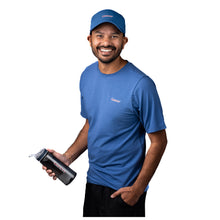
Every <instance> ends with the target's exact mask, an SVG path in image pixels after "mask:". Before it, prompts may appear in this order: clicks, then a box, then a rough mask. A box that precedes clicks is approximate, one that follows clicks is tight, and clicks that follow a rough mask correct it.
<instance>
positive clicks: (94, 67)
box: [80, 62, 98, 83]
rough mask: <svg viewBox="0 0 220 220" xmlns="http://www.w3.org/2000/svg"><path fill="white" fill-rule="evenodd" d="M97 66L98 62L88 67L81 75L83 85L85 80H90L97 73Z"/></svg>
mask: <svg viewBox="0 0 220 220" xmlns="http://www.w3.org/2000/svg"><path fill="white" fill-rule="evenodd" d="M97 66H98V62H95V63H92V64H91V65H89V66H87V67H86V68H85V70H84V71H83V72H82V74H81V77H80V82H81V83H82V82H83V81H84V79H85V78H88V77H89V76H91V75H92V73H94V72H96V70H97Z"/></svg>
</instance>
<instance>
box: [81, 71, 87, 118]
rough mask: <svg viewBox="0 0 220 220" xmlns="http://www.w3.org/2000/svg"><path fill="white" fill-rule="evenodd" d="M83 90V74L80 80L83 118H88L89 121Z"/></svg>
mask: <svg viewBox="0 0 220 220" xmlns="http://www.w3.org/2000/svg"><path fill="white" fill-rule="evenodd" d="M83 88H84V80H83V74H82V75H81V78H80V96H81V97H80V100H81V112H80V114H81V116H82V117H83V118H86V119H87V113H86V108H85V99H84V96H83Z"/></svg>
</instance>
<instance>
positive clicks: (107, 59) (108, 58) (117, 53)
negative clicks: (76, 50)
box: [91, 43, 123, 64]
mask: <svg viewBox="0 0 220 220" xmlns="http://www.w3.org/2000/svg"><path fill="white" fill-rule="evenodd" d="M91 47H92V52H93V54H94V56H95V57H97V59H98V60H99V61H100V62H102V63H105V64H109V63H111V62H113V61H114V60H116V59H117V58H118V57H119V56H120V54H121V51H122V49H123V45H121V47H120V48H119V49H118V50H117V48H116V47H114V46H111V45H109V46H107V47H104V46H98V47H94V46H93V44H92V43H91ZM101 48H103V49H111V50H112V51H114V54H113V55H112V56H108V55H106V56H105V55H103V57H105V58H102V56H100V55H99V51H100V49H101Z"/></svg>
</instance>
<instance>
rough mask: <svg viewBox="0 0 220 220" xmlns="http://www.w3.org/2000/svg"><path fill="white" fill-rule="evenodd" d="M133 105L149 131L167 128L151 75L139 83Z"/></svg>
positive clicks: (134, 94) (135, 90)
mask: <svg viewBox="0 0 220 220" xmlns="http://www.w3.org/2000/svg"><path fill="white" fill-rule="evenodd" d="M132 105H133V108H134V111H135V112H136V114H137V115H138V117H139V119H140V121H141V123H142V125H143V127H144V129H145V131H146V132H147V133H153V132H156V131H161V130H164V129H165V128H166V125H165V122H164V117H163V110H162V106H161V102H160V98H159V95H158V93H157V89H156V86H155V84H154V82H153V80H152V79H150V78H149V77H147V76H144V77H143V78H141V79H140V80H139V82H138V83H137V85H136V87H135V89H134V91H133V95H132Z"/></svg>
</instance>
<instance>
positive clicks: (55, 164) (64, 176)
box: [30, 149, 76, 185]
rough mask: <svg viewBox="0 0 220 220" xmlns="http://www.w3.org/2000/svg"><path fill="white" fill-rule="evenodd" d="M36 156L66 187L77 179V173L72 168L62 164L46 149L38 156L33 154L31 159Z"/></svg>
mask: <svg viewBox="0 0 220 220" xmlns="http://www.w3.org/2000/svg"><path fill="white" fill-rule="evenodd" d="M32 156H34V157H35V158H36V159H37V160H38V161H40V162H41V163H42V164H43V165H44V166H45V167H47V169H50V170H52V171H53V173H55V174H56V177H57V178H58V179H60V180H61V181H62V182H63V183H64V184H65V185H68V184H69V183H71V182H72V181H73V179H74V178H75V177H76V172H74V171H73V170H72V169H71V168H70V167H68V166H67V165H66V164H64V163H63V162H61V161H60V160H59V159H57V158H56V157H55V156H53V154H52V153H50V152H49V151H48V150H46V149H42V150H41V151H40V152H39V153H37V154H32V155H30V157H32Z"/></svg>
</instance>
